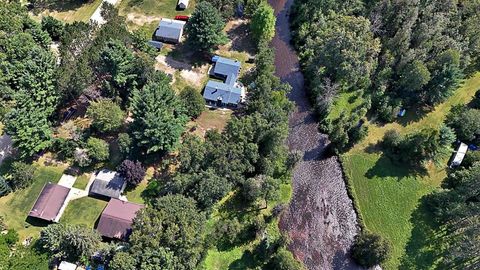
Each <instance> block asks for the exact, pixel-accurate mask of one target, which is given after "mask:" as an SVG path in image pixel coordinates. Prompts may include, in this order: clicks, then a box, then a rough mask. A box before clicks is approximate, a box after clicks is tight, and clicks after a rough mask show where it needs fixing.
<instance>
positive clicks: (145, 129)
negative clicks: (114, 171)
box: [131, 74, 188, 154]
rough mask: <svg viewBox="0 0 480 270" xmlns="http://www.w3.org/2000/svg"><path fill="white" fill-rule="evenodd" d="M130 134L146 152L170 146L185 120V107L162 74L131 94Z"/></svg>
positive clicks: (180, 131)
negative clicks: (131, 120) (131, 119)
mask: <svg viewBox="0 0 480 270" xmlns="http://www.w3.org/2000/svg"><path fill="white" fill-rule="evenodd" d="M131 106H132V114H133V119H134V120H133V123H132V135H133V137H134V139H135V143H136V145H137V147H139V148H140V149H142V150H145V151H146V152H147V154H149V153H154V152H159V151H164V152H168V151H171V150H172V149H174V148H175V147H176V145H177V143H178V141H179V138H180V135H181V134H182V132H183V130H184V127H185V124H186V122H187V120H188V118H187V116H186V115H185V110H184V108H183V106H182V104H181V102H180V100H179V99H178V97H177V96H175V93H174V92H173V90H172V89H171V88H170V85H169V81H168V79H167V77H166V76H165V75H164V74H162V75H161V76H159V78H157V79H156V80H153V81H150V82H149V83H147V84H146V85H145V87H144V88H143V90H141V91H140V90H134V92H133V95H132V98H131Z"/></svg>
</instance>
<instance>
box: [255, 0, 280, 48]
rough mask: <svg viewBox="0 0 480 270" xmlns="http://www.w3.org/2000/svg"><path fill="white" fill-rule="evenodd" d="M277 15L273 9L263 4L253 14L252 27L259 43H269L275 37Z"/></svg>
mask: <svg viewBox="0 0 480 270" xmlns="http://www.w3.org/2000/svg"><path fill="white" fill-rule="evenodd" d="M275 21H276V18H275V15H274V13H273V8H272V7H271V6H270V5H269V4H267V3H266V2H262V3H261V4H260V5H259V6H258V7H257V9H256V11H255V13H254V14H253V17H252V21H251V23H250V27H251V29H252V33H253V36H254V37H255V39H256V40H257V41H266V42H269V41H270V40H272V38H273V36H275Z"/></svg>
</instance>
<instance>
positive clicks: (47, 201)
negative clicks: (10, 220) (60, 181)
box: [28, 183, 70, 222]
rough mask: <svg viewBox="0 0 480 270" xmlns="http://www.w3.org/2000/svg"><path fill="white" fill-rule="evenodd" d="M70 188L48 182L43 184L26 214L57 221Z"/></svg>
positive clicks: (64, 205)
mask: <svg viewBox="0 0 480 270" xmlns="http://www.w3.org/2000/svg"><path fill="white" fill-rule="evenodd" d="M69 192H70V189H69V188H67V187H64V186H60V185H57V184H52V183H48V184H46V185H45V186H43V189H42V192H40V195H38V198H37V200H36V201H35V204H34V205H33V207H32V210H30V212H29V214H28V216H29V217H33V218H38V219H42V220H45V221H50V222H58V221H59V220H60V217H61V216H62V213H63V210H64V209H65V207H66V201H67V197H68V193H69Z"/></svg>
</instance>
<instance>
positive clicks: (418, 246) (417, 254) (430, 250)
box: [399, 196, 444, 270]
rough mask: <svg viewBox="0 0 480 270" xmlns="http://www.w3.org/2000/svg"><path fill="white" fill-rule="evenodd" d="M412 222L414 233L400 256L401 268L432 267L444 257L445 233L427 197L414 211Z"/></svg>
mask: <svg viewBox="0 0 480 270" xmlns="http://www.w3.org/2000/svg"><path fill="white" fill-rule="evenodd" d="M410 222H411V223H412V224H413V229H412V235H411V236H410V239H409V241H408V243H407V246H406V248H405V254H404V255H403V257H402V258H400V263H401V264H400V267H399V269H401V270H406V269H431V268H432V266H433V265H435V262H436V260H438V259H439V258H441V257H442V254H443V251H442V238H443V236H444V233H443V232H442V231H441V230H440V229H439V228H438V226H437V225H436V224H435V221H434V220H433V215H432V213H431V212H430V211H429V209H428V207H427V197H426V196H424V197H422V198H421V199H420V203H419V205H418V207H417V209H415V211H414V212H413V213H412V215H411V217H410Z"/></svg>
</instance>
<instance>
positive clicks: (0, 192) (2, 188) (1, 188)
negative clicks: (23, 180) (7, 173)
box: [0, 176, 12, 197]
mask: <svg viewBox="0 0 480 270" xmlns="http://www.w3.org/2000/svg"><path fill="white" fill-rule="evenodd" d="M10 192H12V188H11V187H10V185H9V184H8V183H7V181H6V180H5V178H3V177H2V176H0V197H2V196H7V195H8V194H9V193H10Z"/></svg>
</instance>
